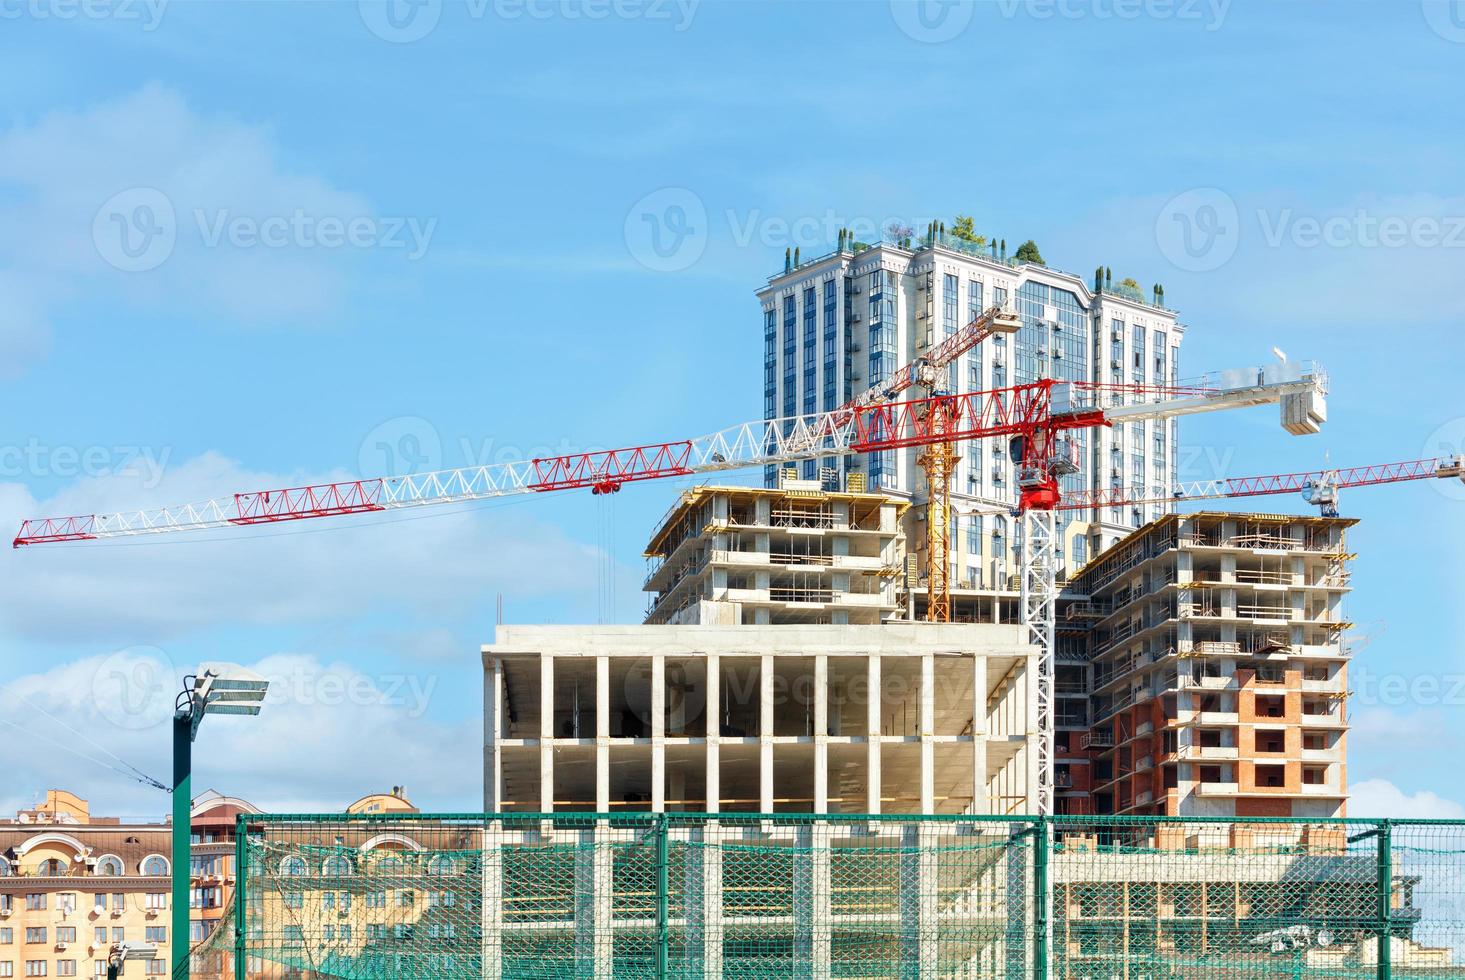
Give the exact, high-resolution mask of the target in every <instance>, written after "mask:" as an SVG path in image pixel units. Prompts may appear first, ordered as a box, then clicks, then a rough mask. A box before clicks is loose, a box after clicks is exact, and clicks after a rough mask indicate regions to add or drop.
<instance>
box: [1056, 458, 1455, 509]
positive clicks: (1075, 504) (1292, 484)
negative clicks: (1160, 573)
mask: <svg viewBox="0 0 1465 980" xmlns="http://www.w3.org/2000/svg"><path fill="white" fill-rule="evenodd" d="M1436 479H1438V480H1448V479H1458V480H1461V481H1462V482H1465V456H1435V457H1431V458H1429V459H1411V460H1406V461H1404V462H1401V463H1379V464H1375V465H1371V466H1355V467H1351V468H1345V469H1334V470H1310V471H1308V472H1305V473H1279V474H1275V475H1272V476H1244V477H1231V478H1229V479H1219V480H1197V481H1194V482H1191V483H1179V484H1176V485H1175V486H1173V487H1172V488H1171V489H1170V491H1169V493H1167V494H1165V495H1164V496H1158V497H1157V496H1155V494H1154V492H1153V491H1152V490H1150V489H1149V488H1147V487H1108V488H1103V489H1096V490H1081V491H1078V492H1075V493H1069V494H1065V495H1064V497H1063V501H1062V503H1060V504H1059V505H1058V507H1057V509H1058V510H1083V509H1085V508H1088V507H1120V506H1128V505H1131V504H1166V503H1184V502H1186V501H1192V500H1221V499H1224V498H1230V497H1264V496H1273V495H1276V494H1284V493H1301V494H1304V495H1309V502H1310V503H1320V502H1321V501H1318V500H1313V499H1312V497H1311V496H1310V495H1312V494H1313V493H1314V492H1315V491H1316V490H1317V489H1319V488H1331V489H1333V490H1335V491H1336V490H1339V489H1343V488H1346V487H1369V486H1376V485H1378V484H1383V483H1403V482H1406V481H1409V480H1436Z"/></svg>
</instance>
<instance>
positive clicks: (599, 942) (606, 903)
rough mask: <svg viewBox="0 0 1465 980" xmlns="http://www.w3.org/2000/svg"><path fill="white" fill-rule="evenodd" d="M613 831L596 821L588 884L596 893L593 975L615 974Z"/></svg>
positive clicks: (605, 975) (597, 976)
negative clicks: (592, 858)
mask: <svg viewBox="0 0 1465 980" xmlns="http://www.w3.org/2000/svg"><path fill="white" fill-rule="evenodd" d="M615 833H616V831H615V830H613V829H612V828H611V827H610V826H609V825H608V824H606V823H604V822H600V823H597V824H596V825H595V859H594V869H593V871H592V874H593V880H592V881H591V887H592V889H593V890H594V895H595V958H594V961H593V965H594V976H595V977H596V978H602V977H604V978H607V980H609V978H610V977H612V976H614V975H615V906H614V902H613V890H614V882H615V876H614V865H613V863H612V862H613V861H614V859H615V847H614V844H613V842H612V838H613V835H614V834H615Z"/></svg>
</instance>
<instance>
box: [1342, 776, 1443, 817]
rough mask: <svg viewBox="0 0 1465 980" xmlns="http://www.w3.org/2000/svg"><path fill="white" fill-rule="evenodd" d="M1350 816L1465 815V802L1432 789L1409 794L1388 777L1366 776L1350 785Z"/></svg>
mask: <svg viewBox="0 0 1465 980" xmlns="http://www.w3.org/2000/svg"><path fill="white" fill-rule="evenodd" d="M1348 815H1349V816H1350V817H1394V818H1400V819H1415V820H1429V819H1443V820H1460V819H1465V806H1462V805H1461V804H1459V803H1456V802H1455V801H1454V800H1447V799H1445V798H1444V797H1442V796H1438V795H1436V794H1435V793H1432V792H1430V791H1429V790H1427V789H1426V790H1420V791H1419V792H1418V793H1414V794H1409V793H1406V792H1404V791H1403V790H1401V789H1400V788H1399V787H1397V786H1395V785H1394V784H1393V783H1391V782H1389V781H1388V780H1387V779H1365V780H1363V781H1362V782H1360V783H1354V784H1353V785H1352V786H1350V787H1349V789H1348Z"/></svg>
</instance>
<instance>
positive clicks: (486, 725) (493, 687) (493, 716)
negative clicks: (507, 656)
mask: <svg viewBox="0 0 1465 980" xmlns="http://www.w3.org/2000/svg"><path fill="white" fill-rule="evenodd" d="M503 734H504V663H503V661H502V660H494V661H493V663H491V664H490V665H488V666H487V667H485V668H484V671H483V812H484V813H498V812H499V806H500V804H501V803H502V801H503V786H504V760H503V750H502V749H501V748H499V739H500V738H501V737H502V736H503Z"/></svg>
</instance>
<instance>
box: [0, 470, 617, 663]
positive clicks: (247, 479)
mask: <svg viewBox="0 0 1465 980" xmlns="http://www.w3.org/2000/svg"><path fill="white" fill-rule="evenodd" d="M159 455H161V454H159ZM342 478H348V477H345V476H344V474H341V473H335V474H328V473H317V474H291V475H280V474H269V473H258V472H252V471H249V470H247V469H245V468H243V467H241V466H239V465H238V464H236V463H234V462H232V461H230V460H227V459H224V458H223V457H221V456H217V455H214V454H206V455H204V456H200V457H197V458H195V459H192V460H189V461H188V462H185V463H183V464H181V465H178V466H176V467H173V468H171V469H169V470H166V471H165V473H164V475H163V477H162V480H161V482H160V483H159V484H158V485H157V486H155V487H149V488H147V489H142V488H141V487H140V485H139V484H140V482H141V481H140V480H139V478H138V477H136V476H125V475H114V476H98V477H90V478H86V479H83V480H79V481H77V482H75V483H72V484H70V485H69V486H68V487H66V488H65V489H64V490H62V491H60V492H59V493H57V494H56V495H55V496H53V497H51V498H50V499H48V500H42V501H37V500H35V499H33V498H32V497H31V495H30V493H29V492H28V491H27V490H26V489H25V488H24V487H23V486H22V485H20V484H16V483H9V484H0V527H3V528H5V529H14V528H18V527H19V526H20V522H21V520H22V519H24V518H33V517H38V516H58V515H66V514H92V513H105V512H109V511H113V510H118V509H121V508H123V507H126V506H135V505H136V504H137V503H138V501H139V498H142V499H150V500H153V501H155V502H159V503H162V502H168V503H173V504H179V503H183V502H185V501H191V500H201V499H205V498H209V497H215V496H227V495H229V494H231V493H233V492H235V491H240V490H246V489H265V488H270V487H293V486H301V485H302V484H305V483H319V482H325V481H328V480H338V479H342ZM533 499H536V498H534V497H532V496H524V497H517V498H506V501H505V502H504V503H503V504H500V505H499V506H497V508H496V509H486V510H474V511H467V512H463V511H454V509H453V508H452V507H446V508H444V507H439V508H433V509H430V510H423V511H397V512H393V513H391V514H389V515H385V516H383V517H371V518H344V519H337V518H333V519H326V520H320V521H300V522H291V523H288V524H282V525H278V526H273V527H252V528H247V529H229V530H226V531H220V532H205V533H203V534H202V535H194V534H180V535H176V536H166V537H148V538H125V539H114V540H108V541H97V542H89V543H84V544H73V545H55V544H52V545H33V546H30V547H27V548H24V549H22V550H21V551H20V552H18V553H15V554H12V555H11V556H10V559H9V560H7V561H5V562H4V563H3V564H0V636H6V635H8V636H9V637H11V638H12V639H22V640H30V641H46V642H57V641H63V642H64V641H79V642H103V643H108V644H113V643H118V642H145V643H152V644H158V645H167V643H168V642H169V641H171V640H174V639H176V638H177V637H179V636H182V635H186V634H188V633H190V632H192V631H203V630H209V629H218V628H229V627H231V626H236V625H238V626H248V627H251V628H253V627H261V626H265V627H268V626H274V625H279V624H299V623H312V624H322V625H324V626H327V627H330V628H332V629H335V628H339V627H340V626H341V624H342V623H348V624H353V625H355V624H357V622H358V620H359V619H360V618H361V617H364V616H367V615H369V614H393V613H398V614H401V615H403V616H406V617H408V622H410V623H412V626H411V627H410V628H411V629H412V630H417V629H418V628H419V627H420V628H421V629H422V630H426V631H428V632H426V633H424V634H422V635H421V636H420V640H421V648H422V650H423V651H425V652H427V653H429V654H430V655H432V656H434V657H438V658H440V657H442V656H443V655H444V653H445V651H444V641H445V637H446V636H447V634H445V633H444V632H442V630H443V629H444V628H446V627H445V624H448V625H451V624H454V623H458V622H461V621H462V620H463V618H464V617H469V616H473V615H476V616H477V618H478V620H479V621H480V622H488V621H491V610H492V603H493V597H494V595H495V593H497V592H503V593H505V594H506V595H507V597H508V598H509V600H510V601H511V602H512V603H516V604H517V603H523V602H526V601H529V600H534V599H545V598H551V597H552V598H553V599H554V601H555V602H556V603H557V604H559V605H560V606H561V607H562V609H563V612H562V615H563V617H564V618H566V619H568V618H574V617H577V616H585V615H591V614H593V611H594V609H595V596H596V587H597V581H598V575H599V568H600V566H601V559H602V552H600V551H599V550H598V549H596V548H593V547H591V546H589V545H586V544H582V543H580V542H578V541H575V540H573V539H571V538H569V537H567V536H566V535H565V534H564V532H563V531H561V530H560V529H559V528H557V527H555V526H553V525H551V524H548V523H545V522H543V521H541V520H537V519H535V518H534V516H533V515H532V514H531V513H529V512H527V511H526V510H525V509H524V508H523V507H520V506H516V504H518V503H523V502H528V501H531V500H533ZM617 575H618V577H619V578H620V579H621V580H623V581H624V580H629V579H632V578H634V573H633V572H632V571H631V570H630V569H624V568H621V569H617ZM638 584H639V583H638ZM358 628H359V627H358ZM401 652H403V653H405V654H408V655H410V654H411V653H412V652H413V651H412V650H411V649H408V648H407V647H403V649H402V650H401Z"/></svg>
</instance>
